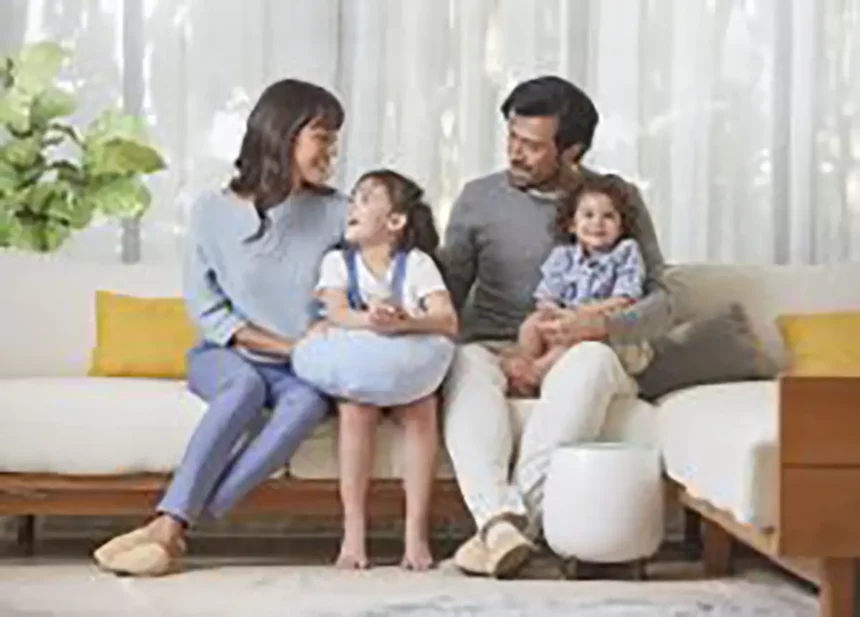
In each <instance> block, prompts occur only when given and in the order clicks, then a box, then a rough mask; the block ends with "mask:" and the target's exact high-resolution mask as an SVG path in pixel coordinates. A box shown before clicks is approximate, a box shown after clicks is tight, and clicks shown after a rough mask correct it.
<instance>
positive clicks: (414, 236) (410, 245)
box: [357, 169, 439, 261]
mask: <svg viewBox="0 0 860 617" xmlns="http://www.w3.org/2000/svg"><path fill="white" fill-rule="evenodd" d="M365 180H371V181H373V182H378V183H379V184H381V185H382V186H383V187H384V188H385V191H386V192H387V193H388V199H389V200H390V201H391V211H392V212H393V213H395V214H403V215H404V216H406V225H405V226H404V227H403V234H402V235H401V236H400V242H399V243H398V246H397V249H398V250H400V251H403V252H409V251H411V250H412V249H418V250H419V251H423V252H424V253H427V255H429V256H430V257H432V258H433V260H434V261H435V260H436V249H438V248H439V232H438V231H437V230H436V222H435V220H434V218H433V210H432V209H431V208H430V206H428V205H427V203H426V202H425V201H424V189H422V188H421V187H420V186H418V184H417V183H416V182H415V181H414V180H411V179H409V178H407V177H406V176H404V175H403V174H399V173H397V172H396V171H393V170H391V169H376V170H373V171H368V172H367V173H365V174H363V175H362V176H361V178H359V179H358V182H357V184H360V183H362V182H364V181H365Z"/></svg>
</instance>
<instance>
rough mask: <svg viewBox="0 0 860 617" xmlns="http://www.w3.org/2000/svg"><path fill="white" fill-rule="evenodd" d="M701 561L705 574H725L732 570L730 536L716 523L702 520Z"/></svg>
mask: <svg viewBox="0 0 860 617" xmlns="http://www.w3.org/2000/svg"><path fill="white" fill-rule="evenodd" d="M702 523H703V524H702V531H703V544H702V561H703V562H704V564H705V574H706V575H707V576H727V575H729V574H731V572H732V544H733V542H734V541H733V540H732V536H731V535H730V534H729V532H728V531H726V530H725V529H723V528H722V527H720V526H719V525H718V524H717V523H715V522H713V521H709V520H703V521H702Z"/></svg>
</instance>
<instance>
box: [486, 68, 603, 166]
mask: <svg viewBox="0 0 860 617" xmlns="http://www.w3.org/2000/svg"><path fill="white" fill-rule="evenodd" d="M502 114H503V115H504V117H505V118H509V117H510V116H511V114H516V115H518V116H554V117H555V118H556V119H557V120H558V131H557V132H556V134H555V145H556V147H557V148H558V151H559V153H561V152H564V151H565V150H567V149H568V148H570V147H571V146H572V145H574V144H582V152H580V156H582V155H583V154H585V153H586V152H587V151H588V149H589V148H590V147H591V142H592V140H593V139H594V131H595V129H597V122H598V121H599V119H600V116H599V114H598V113H597V108H596V107H595V106H594V102H593V101H592V100H591V98H589V96H588V95H587V94H586V93H585V92H583V91H582V90H580V89H579V88H578V87H576V86H575V85H573V84H572V83H570V82H569V81H567V80H566V79H562V78H561V77H556V76H555V75H545V76H543V77H536V78H535V79H530V80H528V81H524V82H522V83H520V84H518V85H517V86H516V87H515V88H514V89H513V90H512V91H511V93H510V94H509V95H508V98H506V99H505V101H504V102H503V103H502Z"/></svg>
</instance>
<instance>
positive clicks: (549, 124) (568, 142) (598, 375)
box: [442, 76, 671, 578]
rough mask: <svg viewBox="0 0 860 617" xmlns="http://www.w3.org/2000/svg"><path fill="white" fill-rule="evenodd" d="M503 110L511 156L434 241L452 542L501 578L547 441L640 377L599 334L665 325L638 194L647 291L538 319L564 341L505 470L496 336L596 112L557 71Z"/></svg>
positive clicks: (507, 454)
mask: <svg viewBox="0 0 860 617" xmlns="http://www.w3.org/2000/svg"><path fill="white" fill-rule="evenodd" d="M501 111H502V114H503V115H504V117H505V119H506V121H507V123H508V138H507V156H508V163H509V167H508V169H507V170H506V171H504V172H499V173H495V174H491V175H489V176H486V177H483V178H479V179H477V180H473V181H471V182H469V183H467V184H466V186H465V187H464V189H463V191H462V193H461V195H460V196H459V198H458V199H457V201H456V203H455V204H454V208H453V210H452V213H451V218H450V221H449V223H448V227H447V230H446V235H445V243H444V248H443V250H442V262H443V265H444V267H445V272H446V277H447V281H448V284H449V287H450V290H451V293H452V296H453V299H454V302H455V304H456V306H457V308H458V310H460V311H461V313H462V319H463V336H464V345H463V346H462V347H461V348H460V349H459V350H458V352H457V357H456V358H455V361H454V366H453V368H452V371H451V375H450V377H449V379H448V380H447V381H446V384H445V388H444V397H445V408H444V412H443V413H444V420H443V423H444V427H445V429H444V439H445V445H446V447H447V448H448V452H449V454H450V456H451V459H452V462H453V465H454V471H455V473H456V476H457V481H458V483H459V485H460V489H461V491H462V493H463V497H464V499H465V502H466V505H467V507H468V508H469V510H470V512H471V514H472V516H473V517H474V519H475V522H476V525H477V528H478V533H477V534H476V535H475V536H473V537H472V538H471V539H469V540H468V541H467V542H466V543H465V544H463V545H462V546H461V547H460V548H459V549H458V551H457V553H456V555H455V563H456V564H457V566H458V567H459V568H460V569H462V570H464V571H466V572H468V573H471V574H483V575H491V576H495V577H497V578H499V577H507V576H511V575H513V574H515V573H516V571H517V570H518V569H519V568H520V567H521V566H522V565H523V564H524V563H525V562H526V561H527V560H528V558H529V556H530V555H531V554H532V551H533V544H532V540H533V539H534V537H535V536H536V535H537V533H538V530H539V526H540V516H541V502H542V499H543V484H544V480H545V477H546V472H547V467H548V464H549V460H550V456H551V455H552V452H553V450H554V449H555V448H556V447H558V446H559V445H562V444H566V443H574V442H579V441H586V440H590V439H593V438H595V437H596V436H597V435H598V433H599V431H600V429H601V426H602V424H603V419H604V416H605V414H606V411H607V408H608V407H609V406H610V403H612V402H613V401H614V400H616V401H617V400H620V399H623V400H625V401H633V400H635V395H636V384H635V382H634V381H633V379H632V378H630V377H629V376H628V375H627V374H626V373H625V372H624V370H623V368H622V366H621V364H620V362H619V360H618V358H617V356H616V355H615V353H614V352H613V351H612V349H611V347H610V345H609V344H608V343H611V342H614V341H617V340H620V338H622V337H623V338H624V339H625V342H627V343H629V342H631V339H632V340H633V341H644V340H648V339H650V338H653V337H654V336H657V335H659V334H660V333H663V332H665V331H666V330H667V329H668V328H669V327H670V325H671V304H670V298H669V294H668V292H667V290H666V288H665V286H664V285H663V283H662V273H663V270H664V263H663V256H662V254H661V251H660V248H659V246H658V243H657V237H656V234H655V231H654V226H653V223H652V221H651V218H650V216H649V214H648V211H647V209H646V208H645V206H644V204H643V203H642V202H641V199H639V198H638V197H637V198H636V200H635V201H636V203H633V204H631V208H632V213H631V214H632V216H631V227H632V230H631V231H632V234H633V236H634V237H635V238H636V239H637V240H638V241H639V243H640V246H641V250H642V254H643V258H644V261H645V265H646V268H647V279H646V283H645V292H646V295H645V297H644V298H643V299H642V300H641V301H639V302H638V303H636V304H635V305H633V306H632V307H631V308H630V309H628V310H627V311H625V312H624V313H622V314H616V315H613V316H612V317H607V318H600V319H596V320H595V319H594V318H591V319H589V320H588V321H583V320H579V319H577V318H576V316H575V314H574V313H573V312H565V313H563V314H561V315H559V316H558V317H556V318H554V319H552V320H550V321H548V322H546V323H545V324H544V326H543V327H544V328H545V331H544V332H545V334H547V335H548V336H550V337H552V339H553V342H554V343H558V344H562V345H564V346H567V347H569V350H568V351H567V353H566V354H565V355H564V356H563V357H562V358H561V359H560V360H559V361H558V362H557V364H556V365H555V366H554V367H553V368H552V370H551V371H550V372H549V374H548V375H547V376H546V379H545V380H544V382H543V384H542V387H541V396H540V399H539V401H538V402H537V404H536V405H535V407H534V408H533V411H532V412H531V414H530V416H529V418H528V420H527V423H526V426H525V429H524V432H523V436H522V439H521V443H520V444H519V448H518V455H517V458H516V460H515V461H513V469H512V470H511V463H512V454H513V452H514V444H513V437H512V433H513V429H512V426H511V420H510V416H509V410H508V406H507V402H506V392H505V390H506V379H505V376H504V375H503V374H502V371H501V368H500V365H499V357H498V355H497V354H495V353H494V352H493V351H492V347H493V343H496V344H498V343H499V342H502V341H512V340H514V339H515V338H516V335H517V329H518V327H519V326H520V324H521V323H522V321H523V319H524V318H525V317H526V316H527V315H528V314H529V313H530V312H531V311H532V309H533V307H534V303H533V299H532V294H533V292H534V289H535V287H536V286H537V283H538V281H539V279H540V266H541V264H542V263H543V261H544V259H545V258H546V257H547V256H548V254H549V252H550V250H551V248H552V246H553V235H552V222H553V219H554V217H555V214H556V204H557V200H558V199H559V198H560V196H561V195H562V194H563V192H562V188H561V187H562V185H565V186H567V184H569V183H567V182H565V180H566V179H568V178H569V177H570V174H571V171H572V173H573V174H588V173H592V172H589V171H588V170H585V169H583V168H581V167H580V162H581V160H582V158H583V156H584V155H585V153H586V152H587V151H588V149H589V147H590V146H591V142H592V138H593V136H594V131H595V129H596V127H597V123H598V113H597V110H596V108H595V106H594V104H593V103H592V101H591V100H590V99H589V97H588V96H587V95H586V94H585V93H584V92H582V91H581V90H580V89H579V88H577V87H576V86H574V85H573V84H571V83H570V82H568V81H565V80H563V79H561V78H559V77H554V76H546V77H539V78H536V79H532V80H529V81H526V82H523V83H521V84H519V85H518V86H516V87H515V88H514V90H513V91H512V92H511V93H510V95H509V96H508V98H507V100H505V102H504V103H503V104H502V108H501ZM637 195H638V194H637ZM582 507H585V508H587V507H588V504H582Z"/></svg>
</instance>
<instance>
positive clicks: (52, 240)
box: [42, 220, 72, 253]
mask: <svg viewBox="0 0 860 617" xmlns="http://www.w3.org/2000/svg"><path fill="white" fill-rule="evenodd" d="M71 233H72V229H71V227H69V224H68V223H66V222H63V221H56V220H50V221H48V222H47V223H45V225H44V227H43V230H42V243H43V244H42V247H43V250H45V251H50V252H52V253H53V252H54V251H56V250H57V249H58V248H60V247H61V246H62V245H63V242H65V241H66V240H67V239H68V237H69V236H70V235H71Z"/></svg>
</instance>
